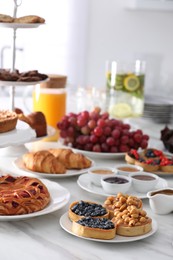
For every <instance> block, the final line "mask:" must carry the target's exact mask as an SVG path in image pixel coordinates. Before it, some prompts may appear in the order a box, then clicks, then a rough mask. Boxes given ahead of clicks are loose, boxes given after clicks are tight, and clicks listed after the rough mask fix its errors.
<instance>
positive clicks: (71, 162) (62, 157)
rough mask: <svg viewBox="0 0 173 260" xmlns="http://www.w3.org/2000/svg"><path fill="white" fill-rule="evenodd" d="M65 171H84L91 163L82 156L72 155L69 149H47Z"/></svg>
mask: <svg viewBox="0 0 173 260" xmlns="http://www.w3.org/2000/svg"><path fill="white" fill-rule="evenodd" d="M49 151H50V152H51V153H52V154H53V155H54V156H55V157H56V158H57V159H58V161H60V162H61V163H62V164H63V165H64V166H65V167H66V169H85V168H89V167H90V166H91V163H92V162H91V161H90V160H89V159H88V158H87V157H86V156H84V155H83V154H79V153H74V152H73V151H72V150H71V149H49Z"/></svg>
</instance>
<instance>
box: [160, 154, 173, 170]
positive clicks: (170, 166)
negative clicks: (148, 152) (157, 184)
mask: <svg viewBox="0 0 173 260" xmlns="http://www.w3.org/2000/svg"><path fill="white" fill-rule="evenodd" d="M160 170H161V171H163V172H173V159H172V158H171V159H170V158H167V157H162V159H161V162H160Z"/></svg>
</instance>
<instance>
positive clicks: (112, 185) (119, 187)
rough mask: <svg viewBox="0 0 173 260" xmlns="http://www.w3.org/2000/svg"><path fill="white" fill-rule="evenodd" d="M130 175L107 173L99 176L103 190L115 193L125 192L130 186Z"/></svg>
mask: <svg viewBox="0 0 173 260" xmlns="http://www.w3.org/2000/svg"><path fill="white" fill-rule="evenodd" d="M131 182H132V180H131V177H129V176H124V175H121V176H119V175H114V176H113V175H112V174H109V175H107V176H104V177H102V178H101V185H102V187H103V190H104V191H105V192H108V193H110V194H117V193H118V192H122V193H126V192H127V191H128V190H129V188H130V186H131Z"/></svg>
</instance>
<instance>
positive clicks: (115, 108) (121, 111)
mask: <svg viewBox="0 0 173 260" xmlns="http://www.w3.org/2000/svg"><path fill="white" fill-rule="evenodd" d="M109 113H110V115H111V116H113V117H118V118H126V117H130V116H132V108H131V106H130V105H129V104H126V103H118V104H115V105H112V106H110V108H109Z"/></svg>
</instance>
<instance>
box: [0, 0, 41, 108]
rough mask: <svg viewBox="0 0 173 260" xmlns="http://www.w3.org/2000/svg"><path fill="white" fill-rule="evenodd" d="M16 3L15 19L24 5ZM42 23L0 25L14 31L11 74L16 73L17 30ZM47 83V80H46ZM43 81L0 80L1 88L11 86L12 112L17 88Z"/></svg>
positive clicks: (20, 0) (18, 0)
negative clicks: (20, 7)
mask: <svg viewBox="0 0 173 260" xmlns="http://www.w3.org/2000/svg"><path fill="white" fill-rule="evenodd" d="M13 1H14V12H13V17H14V18H16V15H17V9H18V7H19V6H20V5H21V4H22V0H13ZM40 25H42V24H41V23H25V24H24V23H0V27H1V28H10V29H12V30H13V42H12V66H11V72H14V71H15V62H16V32H17V29H29V28H37V27H39V26H40ZM44 81H45V80H44ZM41 82H43V81H37V82H16V81H3V80H0V86H9V87H10V104H11V110H14V107H15V105H14V97H15V86H28V85H36V84H39V83H41Z"/></svg>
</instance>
